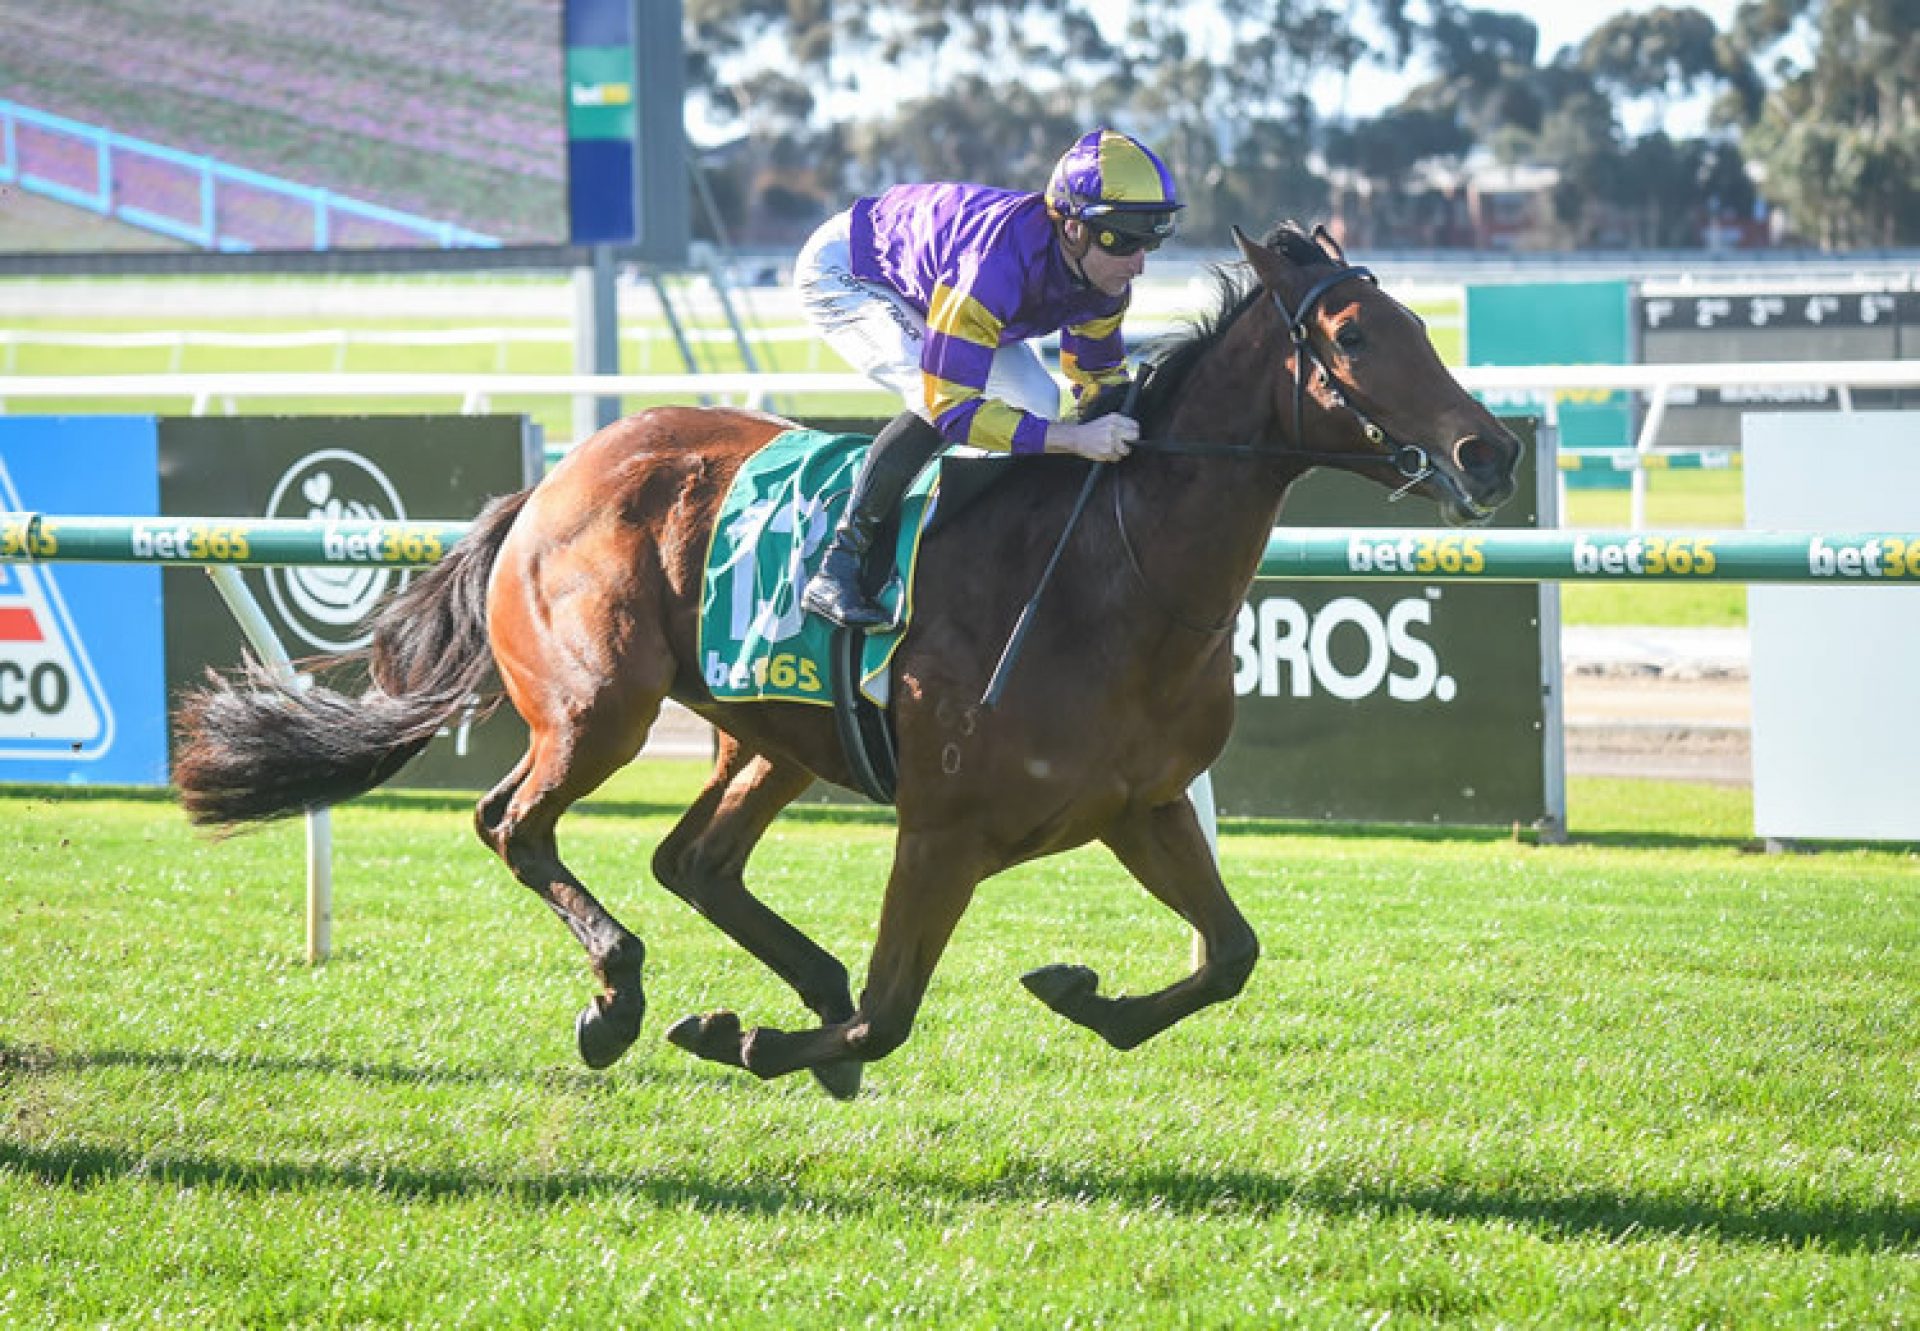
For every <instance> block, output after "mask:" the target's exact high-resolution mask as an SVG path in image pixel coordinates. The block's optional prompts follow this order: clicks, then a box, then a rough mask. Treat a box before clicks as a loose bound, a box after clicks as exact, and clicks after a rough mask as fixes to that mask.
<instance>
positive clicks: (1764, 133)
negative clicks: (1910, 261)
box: [1734, 0, 1920, 248]
mask: <svg viewBox="0 0 1920 1331" xmlns="http://www.w3.org/2000/svg"><path fill="white" fill-rule="evenodd" d="M1734 39H1735V44H1736V47H1737V49H1738V50H1740V51H1741V53H1742V54H1744V55H1746V56H1747V57H1748V58H1750V59H1751V60H1752V61H1753V62H1754V64H1755V65H1756V66H1759V67H1762V68H1765V69H1767V70H1768V71H1769V72H1770V74H1771V81H1772V83H1773V87H1772V90H1771V91H1770V92H1768V93H1767V94H1766V96H1765V97H1764V99H1763V100H1762V101H1761V102H1760V106H1759V110H1758V112H1757V114H1754V115H1752V117H1751V118H1750V119H1749V120H1748V121H1747V122H1746V124H1745V129H1746V134H1745V140H1744V141H1745V143H1746V145H1747V150H1748V152H1749V154H1750V155H1751V156H1752V158H1753V160H1754V161H1756V162H1757V163H1759V164H1760V165H1761V166H1762V167H1763V168H1764V170H1765V173H1766V183H1765V186H1764V193H1765V194H1766V196H1767V197H1768V198H1769V199H1771V200H1773V201H1774V202H1776V203H1778V204H1781V205H1782V206H1784V207H1785V208H1786V210H1787V213H1788V216H1789V217H1790V218H1791V220H1792V224H1793V225H1794V227H1795V228H1796V229H1797V230H1799V231H1801V232H1802V233H1804V234H1805V235H1807V236H1808V237H1809V238H1810V239H1813V240H1815V241H1817V242H1818V243H1819V244H1821V245H1823V246H1825V247H1827V248H1844V247H1851V246H1857V245H1882V246H1890V245H1913V244H1916V243H1920V0H1756V2H1754V3H1748V4H1743V5H1742V6H1741V7H1740V10H1739V11H1738V13H1737V15H1736V18H1735V24H1734ZM1806 50H1810V51H1811V56H1812V58H1811V60H1807V59H1806V58H1805V57H1804V56H1803V54H1802V52H1803V51H1806Z"/></svg>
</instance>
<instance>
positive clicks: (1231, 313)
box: [1079, 222, 1330, 427]
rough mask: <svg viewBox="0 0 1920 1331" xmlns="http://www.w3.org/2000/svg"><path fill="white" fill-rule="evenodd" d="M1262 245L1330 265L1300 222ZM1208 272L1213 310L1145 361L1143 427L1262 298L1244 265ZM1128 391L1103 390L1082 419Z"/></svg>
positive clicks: (1302, 262) (1304, 261)
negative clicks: (1236, 323)
mask: <svg viewBox="0 0 1920 1331" xmlns="http://www.w3.org/2000/svg"><path fill="white" fill-rule="evenodd" d="M1260 243H1261V244H1262V245H1264V246H1266V247H1267V248H1268V249H1271V250H1278V251H1279V252H1280V253H1281V255H1282V256H1284V257H1285V258H1286V259H1287V261H1288V262H1290V263H1294V264H1298V265H1299V266H1301V267H1308V266H1311V265H1313V264H1324V263H1328V262H1330V260H1329V259H1328V258H1327V254H1326V251H1324V250H1322V249H1321V248H1320V245H1319V243H1318V242H1317V241H1315V240H1314V238H1313V235H1312V233H1311V232H1309V231H1308V230H1307V229H1306V228H1305V227H1303V226H1301V225H1300V224H1299V223H1298V222H1281V223H1278V224H1277V225H1276V226H1274V228H1273V229H1272V230H1271V231H1269V232H1267V234H1266V235H1265V236H1263V237H1261V240H1260ZM1208 272H1209V274H1210V275H1211V277H1212V279H1213V285H1214V304H1213V308H1212V309H1210V310H1205V311H1203V312H1201V313H1200V314H1198V315H1196V316H1194V317H1193V318H1192V319H1190V320H1188V322H1187V327H1186V328H1185V329H1184V330H1183V331H1181V332H1179V333H1176V334H1174V335H1172V336H1171V337H1168V338H1166V339H1163V340H1162V341H1160V342H1158V343H1156V344H1155V345H1154V346H1153V347H1152V348H1151V349H1150V350H1149V351H1148V352H1147V353H1146V354H1145V355H1144V356H1143V357H1142V360H1143V361H1144V362H1145V364H1144V366H1143V368H1142V370H1141V372H1140V376H1139V377H1140V379H1141V381H1142V382H1141V385H1140V393H1139V396H1138V397H1137V398H1136V399H1135V401H1134V403H1133V406H1132V408H1131V411H1130V414H1131V415H1132V416H1133V418H1134V419H1135V420H1137V421H1139V422H1140V423H1141V424H1142V426H1143V427H1144V426H1146V425H1147V424H1148V423H1149V422H1151V421H1152V420H1153V419H1154V418H1155V417H1156V416H1157V415H1158V413H1159V411H1160V409H1161V408H1163V407H1164V406H1166V404H1167V403H1168V402H1169V401H1170V400H1171V399H1172V397H1173V393H1174V391H1175V390H1176V389H1177V388H1178V387H1179V386H1180V384H1181V383H1182V382H1183V381H1184V380H1185V379H1186V377H1187V374H1188V372H1189V371H1190V370H1192V369H1193V367H1194V364H1195V363H1196V362H1197V361H1199V360H1200V358H1201V357H1203V356H1205V355H1206V354H1207V352H1209V351H1210V350H1212V349H1213V347H1214V346H1215V345H1216V344H1218V342H1219V341H1220V339H1221V338H1222V337H1224V336H1226V332H1227V330H1228V329H1229V328H1231V327H1233V324H1234V321H1235V320H1236V319H1238V318H1239V317H1240V316H1241V315H1242V314H1245V313H1246V312H1247V308H1248V306H1250V305H1252V304H1253V303H1254V301H1255V300H1257V299H1258V298H1259V297H1260V295H1261V292H1262V288H1261V286H1260V283H1259V282H1258V280H1256V279H1255V278H1254V276H1253V271H1252V269H1251V268H1249V267H1248V266H1247V265H1246V264H1244V263H1234V264H1213V265H1211V266H1209V268H1208ZM1127 391H1128V390H1127V387H1126V386H1125V385H1116V386H1113V387H1109V388H1103V389H1101V390H1100V392H1099V393H1098V394H1096V395H1095V396H1094V397H1093V398H1092V399H1091V400H1089V401H1088V402H1087V403H1086V404H1085V405H1083V406H1082V407H1081V409H1080V413H1079V415H1080V419H1081V420H1092V419H1094V418H1095V417H1097V416H1105V415H1109V414H1111V413H1112V412H1116V411H1119V410H1120V409H1121V407H1122V406H1124V405H1125V404H1126V395H1127Z"/></svg>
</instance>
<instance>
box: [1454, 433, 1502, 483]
mask: <svg viewBox="0 0 1920 1331" xmlns="http://www.w3.org/2000/svg"><path fill="white" fill-rule="evenodd" d="M1453 461H1454V465H1456V466H1458V467H1459V468H1460V470H1461V471H1464V472H1466V473H1468V474H1469V475H1475V476H1478V475H1485V474H1487V473H1489V472H1497V471H1498V470H1499V469H1500V450H1499V448H1497V447H1496V446H1494V445H1493V444H1490V443H1488V442H1487V441H1486V440H1485V439H1482V438H1481V437H1480V436H1479V435H1477V434H1470V435H1467V436H1466V437H1465V438H1463V439H1459V440H1456V441H1455V443H1454V445H1453Z"/></svg>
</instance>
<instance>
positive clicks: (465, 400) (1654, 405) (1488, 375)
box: [0, 333, 1920, 527]
mask: <svg viewBox="0 0 1920 1331" xmlns="http://www.w3.org/2000/svg"><path fill="white" fill-rule="evenodd" d="M462 335H465V334H464V333H463V334H462ZM1454 374H1455V375H1456V376H1457V377H1458V378H1459V380H1460V382H1461V383H1463V384H1464V385H1466V386H1467V387H1468V388H1470V389H1473V390H1474V391H1476V392H1484V393H1499V394H1503V395H1507V396H1508V398H1509V400H1513V399H1514V398H1516V397H1518V398H1520V399H1522V400H1531V401H1533V402H1534V403H1536V404H1537V405H1538V408H1539V410H1540V411H1541V413H1542V415H1543V416H1544V417H1545V419H1546V422H1547V424H1548V425H1550V426H1552V425H1557V423H1558V417H1559V395H1560V394H1562V393H1566V392H1577V391H1580V390H1585V389H1592V390H1602V391H1619V392H1631V393H1637V394H1642V395H1644V396H1645V397H1646V399H1647V411H1646V416H1645V419H1644V421H1643V423H1642V425H1641V429H1640V434H1639V438H1638V439H1637V441H1636V445H1635V446H1636V449H1637V451H1639V452H1641V453H1648V452H1650V451H1651V450H1652V449H1653V445H1654V441H1655V440H1656V439H1657V438H1658V437H1659V432H1660V425H1661V422H1662V421H1663V420H1664V419H1665V416H1666V411H1667V406H1668V404H1669V402H1670V401H1671V400H1672V398H1673V396H1674V395H1675V394H1676V393H1678V392H1681V391H1683V390H1693V389H1702V388H1706V389H1722V388H1780V387H1796V386H1811V387H1826V388H1832V389H1834V390H1836V392H1837V394H1838V399H1839V404H1840V409H1841V410H1842V411H1850V410H1852V405H1853V400H1852V392H1853V390H1856V389H1898V388H1920V360H1906V361H1897V360H1895V361H1753V362H1749V363H1746V364H1740V365H1735V364H1727V365H1722V364H1695V365H1530V366H1486V365H1476V366H1463V367H1460V368H1457V369H1456V370H1455V371H1454ZM876 391H877V390H876V389H875V388H874V385H873V383H872V381H871V380H868V379H867V378H865V377H864V376H861V375H857V374H848V373H796V374H766V373H752V372H748V371H740V372H733V373H716V374H619V375H582V374H471V373H438V374H384V373H383V374H354V373H341V374H330V373H296V374H271V373H269V374H234V373H220V374H120V375H12V376H6V377H0V412H4V411H9V410H13V409H15V407H16V405H17V404H19V403H24V402H33V401H36V400H60V401H64V402H72V401H73V400H75V399H85V400H87V401H90V402H99V403H103V404H104V403H114V402H133V401H142V402H176V401H180V400H182V399H185V400H186V401H187V402H188V403H189V404H190V408H189V409H190V411H191V413H192V414H193V415H196V416H203V415H208V414H210V413H212V412H213V410H214V409H215V406H216V404H218V406H219V409H220V410H222V411H223V412H225V413H227V414H232V412H233V411H234V410H235V407H236V405H237V404H238V403H240V402H242V401H257V400H261V399H273V398H308V399H315V398H337V399H342V400H354V399H358V400H362V401H377V400H379V399H382V398H414V399H418V398H446V399H449V400H451V401H455V402H458V403H459V404H460V405H459V410H460V411H461V412H462V413H464V414H469V415H474V414H479V413H483V412H486V411H489V410H491V406H492V403H493V402H494V401H496V400H499V399H509V398H510V399H514V400H524V399H526V398H530V397H531V398H538V397H566V398H574V399H590V398H596V397H652V398H661V397H666V398H682V399H685V400H687V401H715V400H725V401H729V402H735V403H738V404H740V405H743V406H749V407H766V406H767V405H768V403H769V402H770V401H772V400H773V399H776V398H777V399H779V400H780V401H781V403H782V404H783V406H784V407H785V408H786V409H788V410H793V409H794V405H793V404H794V403H795V402H796V400H800V399H804V398H806V397H808V396H810V395H819V394H842V395H844V394H867V395H871V394H874V393H875V392H876ZM1646 477H1647V469H1646V468H1644V467H1637V468H1635V469H1634V470H1633V473H1632V477H1631V484H1632V519H1631V521H1632V524H1633V526H1635V527H1642V526H1644V525H1645V522H1646Z"/></svg>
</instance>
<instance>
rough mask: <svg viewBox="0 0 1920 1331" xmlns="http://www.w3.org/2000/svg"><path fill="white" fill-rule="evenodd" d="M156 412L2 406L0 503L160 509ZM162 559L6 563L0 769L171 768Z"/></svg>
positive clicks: (70, 777) (130, 774)
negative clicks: (48, 411) (29, 413)
mask: <svg viewBox="0 0 1920 1331" xmlns="http://www.w3.org/2000/svg"><path fill="white" fill-rule="evenodd" d="M156 456H157V431H156V428H155V423H154V420H153V418H152V417H148V416H72V417H0V508H4V509H8V510H13V511H16V512H21V511H41V512H54V513H78V512H84V513H97V514H100V515H102V516H127V517H137V516H144V515H146V514H150V513H153V512H154V511H155V507H156V500H157V487H156V483H155V479H154V478H155V475H156V470H157V469H156V465H155V459H156ZM160 651H161V603H160V570H159V569H157V568H128V567H104V566H92V565H86V564H28V563H0V781H5V782H24V783H34V784H39V783H62V784H65V783H72V782H90V783H99V784H108V785H152V784H157V783H160V782H164V781H165V780H166V776H167V724H166V696H165V690H164V681H163V679H162V677H161V673H160V670H159V662H160Z"/></svg>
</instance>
